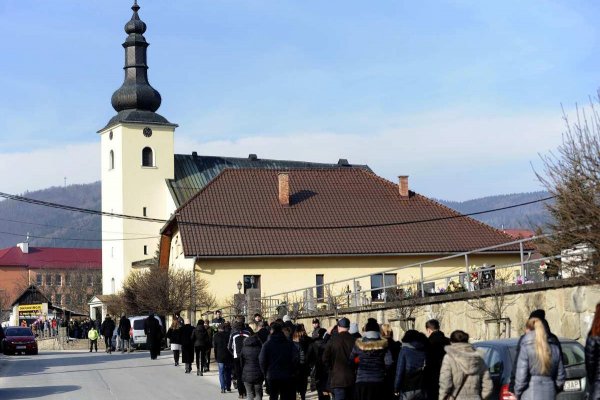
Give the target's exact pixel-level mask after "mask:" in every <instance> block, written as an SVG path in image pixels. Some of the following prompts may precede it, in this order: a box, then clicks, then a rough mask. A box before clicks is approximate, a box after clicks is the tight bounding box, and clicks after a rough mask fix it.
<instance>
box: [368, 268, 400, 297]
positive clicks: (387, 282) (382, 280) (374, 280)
mask: <svg viewBox="0 0 600 400" xmlns="http://www.w3.org/2000/svg"><path fill="white" fill-rule="evenodd" d="M384 286H396V274H375V275H371V299H372V300H385V295H384V291H383V290H377V289H379V288H382V287H384ZM394 290H395V287H391V288H388V289H386V292H388V293H390V292H393V291H394Z"/></svg>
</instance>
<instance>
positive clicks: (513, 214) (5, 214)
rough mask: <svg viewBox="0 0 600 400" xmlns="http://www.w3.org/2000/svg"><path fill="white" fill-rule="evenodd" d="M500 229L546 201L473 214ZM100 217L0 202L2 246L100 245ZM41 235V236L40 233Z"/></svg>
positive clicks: (498, 199) (44, 196)
mask: <svg viewBox="0 0 600 400" xmlns="http://www.w3.org/2000/svg"><path fill="white" fill-rule="evenodd" d="M23 196H25V197H29V198H33V199H38V200H44V201H48V202H52V203H59V204H66V205H70V206H76V207H81V208H88V209H92V210H100V182H94V183H90V184H85V185H70V186H67V187H51V188H48V189H44V190H38V191H34V192H27V193H24V194H23ZM547 196H548V193H546V192H533V193H517V194H507V195H500V196H490V197H483V198H480V199H475V200H468V201H464V202H453V201H444V200H438V201H439V202H440V203H442V204H445V205H447V206H448V207H451V208H453V209H455V210H457V211H459V212H461V213H472V212H477V211H482V210H489V209H493V208H499V207H505V206H510V205H512V204H517V203H524V202H528V201H532V200H536V199H539V198H543V197H547ZM474 218H476V219H478V220H480V221H482V222H485V223H487V224H489V225H492V226H494V227H496V228H503V227H504V228H506V229H509V228H522V229H533V228H535V227H536V226H539V225H543V224H544V223H545V222H547V220H548V213H547V211H546V209H545V207H544V206H543V204H542V203H536V204H531V205H528V206H524V207H518V208H513V209H509V210H504V211H497V212H494V213H489V214H482V215H479V216H476V217H474ZM100 231H101V227H100V217H99V216H96V215H90V214H83V213H77V212H70V211H64V210H59V209H55V208H48V207H42V206H35V205H30V204H26V203H22V202H17V201H12V200H4V201H0V248H6V247H10V246H14V245H15V244H17V243H19V242H22V241H24V240H25V239H26V237H27V233H29V234H30V235H31V239H30V240H29V242H30V244H31V245H32V246H53V247H100V246H101V242H100V239H101V232H100ZM40 237H41V238H40Z"/></svg>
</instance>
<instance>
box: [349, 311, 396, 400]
mask: <svg viewBox="0 0 600 400" xmlns="http://www.w3.org/2000/svg"><path fill="white" fill-rule="evenodd" d="M364 331H365V332H364V335H363V337H362V338H360V339H357V340H356V343H355V344H354V348H353V349H352V353H350V361H351V362H352V363H353V364H354V365H356V367H357V370H356V390H355V394H356V397H355V400H379V399H382V398H383V397H384V394H385V385H384V384H383V383H384V381H385V375H386V372H387V369H388V368H390V367H391V365H392V363H393V359H392V353H391V352H390V349H389V348H388V341H387V339H383V338H381V334H380V328H379V324H378V323H377V321H376V320H375V319H373V318H369V320H368V321H367V324H366V325H365V329H364Z"/></svg>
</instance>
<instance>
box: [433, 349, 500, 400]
mask: <svg viewBox="0 0 600 400" xmlns="http://www.w3.org/2000/svg"><path fill="white" fill-rule="evenodd" d="M445 350H446V355H445V356H444V360H443V361H442V369H441V370H440V392H439V398H440V399H445V398H447V396H454V398H456V399H457V400H459V399H460V400H482V399H488V398H489V397H490V396H491V395H492V391H493V389H494V384H493V382H492V378H490V373H489V371H488V369H487V366H486V365H485V362H484V361H483V358H481V356H480V355H479V353H477V351H476V350H475V349H474V348H473V346H471V345H470V344H469V343H453V344H451V345H450V346H446V347H445ZM461 385H462V386H461Z"/></svg>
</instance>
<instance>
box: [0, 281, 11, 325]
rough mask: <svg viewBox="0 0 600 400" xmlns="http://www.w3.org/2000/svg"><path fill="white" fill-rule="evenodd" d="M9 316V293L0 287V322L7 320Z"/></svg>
mask: <svg viewBox="0 0 600 400" xmlns="http://www.w3.org/2000/svg"><path fill="white" fill-rule="evenodd" d="M9 317H10V294H9V293H8V292H7V291H6V290H1V289H0V322H4V321H7V320H8V318H9ZM0 329H1V328H0Z"/></svg>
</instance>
